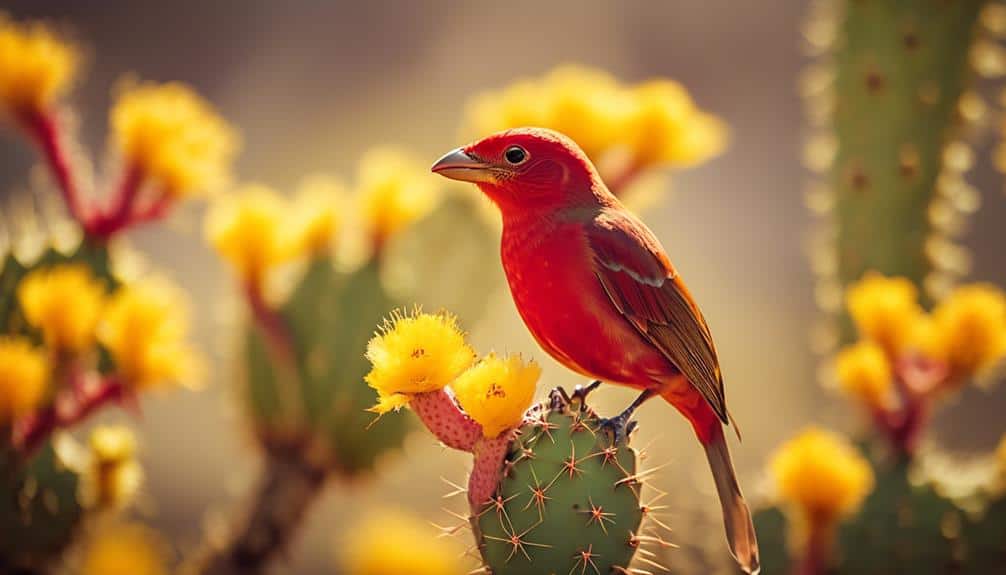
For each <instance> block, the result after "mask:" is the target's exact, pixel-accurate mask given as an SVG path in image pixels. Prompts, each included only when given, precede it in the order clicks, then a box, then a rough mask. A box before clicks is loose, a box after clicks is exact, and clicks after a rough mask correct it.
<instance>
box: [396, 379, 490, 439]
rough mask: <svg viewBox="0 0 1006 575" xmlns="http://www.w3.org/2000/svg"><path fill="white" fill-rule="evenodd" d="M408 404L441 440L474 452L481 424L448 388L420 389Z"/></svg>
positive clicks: (480, 436)
mask: <svg viewBox="0 0 1006 575" xmlns="http://www.w3.org/2000/svg"><path fill="white" fill-rule="evenodd" d="M409 407H411V408H412V411H414V412H415V413H416V415H418V416H419V419H420V420H422V422H423V424H424V425H426V428H427V429H429V430H430V432H431V433H432V434H433V435H435V436H436V438H437V439H438V440H440V442H441V443H443V444H444V445H446V446H447V447H450V448H451V449H457V450H459V451H467V452H468V453H475V448H476V445H477V444H478V443H479V441H480V440H481V439H482V426H481V425H479V424H478V422H476V421H475V420H474V419H472V418H471V417H468V415H467V414H466V413H465V412H463V411H461V408H460V407H458V404H457V403H456V402H455V401H454V398H453V397H451V396H450V394H449V393H447V391H445V390H443V389H438V390H437V391H430V392H427V393H418V394H416V395H414V396H412V399H411V400H410V401H409Z"/></svg>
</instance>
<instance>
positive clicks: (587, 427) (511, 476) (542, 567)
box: [471, 390, 646, 575]
mask: <svg viewBox="0 0 1006 575" xmlns="http://www.w3.org/2000/svg"><path fill="white" fill-rule="evenodd" d="M618 435H619V437H618V438H617V439H615V438H614V436H613V435H612V434H611V433H609V432H607V430H605V429H602V422H601V420H600V418H598V416H597V414H596V413H594V411H593V410H592V409H590V408H589V407H587V406H586V405H585V404H584V403H583V402H582V401H580V400H579V398H574V400H573V401H567V400H566V399H565V398H564V394H563V393H562V392H561V390H556V391H553V392H552V396H551V400H550V404H549V405H548V406H540V407H539V408H538V409H537V413H536V414H535V415H534V416H533V417H532V418H531V419H530V420H529V421H527V422H526V423H525V424H524V425H523V426H521V428H520V430H519V433H518V436H517V438H516V439H515V440H514V441H513V443H512V444H511V445H510V448H509V450H508V452H507V456H506V463H505V464H504V469H505V473H504V476H503V478H502V479H501V480H500V484H499V488H498V491H497V493H496V495H495V497H494V499H493V500H492V501H490V502H489V503H488V504H486V505H485V506H484V507H482V508H481V509H480V510H479V511H478V513H477V514H476V515H475V516H473V517H472V520H471V523H472V528H473V531H474V533H475V538H476V540H477V541H478V548H479V552H480V554H481V556H482V559H483V561H484V563H485V565H486V566H487V567H488V569H489V572H491V573H493V574H494V575H506V574H508V573H513V574H516V573H528V572H529V571H528V570H529V569H531V568H532V566H533V569H534V571H535V572H536V573H580V572H585V573H627V572H628V568H629V564H630V563H631V562H632V559H633V556H634V555H635V553H636V550H637V548H638V547H639V545H640V543H641V541H642V539H643V538H641V536H640V535H639V533H640V530H639V528H640V524H641V523H642V521H643V517H644V515H645V513H646V509H645V507H643V506H642V505H641V504H640V500H639V495H640V489H641V487H642V485H641V482H640V481H639V479H638V476H637V472H636V466H637V456H636V452H635V451H634V450H633V449H632V448H631V447H629V445H628V438H627V436H625V435H622V434H618Z"/></svg>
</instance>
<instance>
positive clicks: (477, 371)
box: [451, 353, 541, 438]
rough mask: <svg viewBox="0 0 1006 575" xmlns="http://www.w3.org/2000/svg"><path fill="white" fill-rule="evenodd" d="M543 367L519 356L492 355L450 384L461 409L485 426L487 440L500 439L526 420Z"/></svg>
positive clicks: (483, 427) (484, 433)
mask: <svg viewBox="0 0 1006 575" xmlns="http://www.w3.org/2000/svg"><path fill="white" fill-rule="evenodd" d="M540 376H541V368H540V367H538V364H536V363H535V362H533V361H532V362H529V363H526V364H525V363H524V362H523V361H522V360H521V358H520V357H519V356H510V357H499V356H497V355H495V354H492V353H490V354H489V355H487V356H486V357H484V358H483V359H482V360H481V361H479V362H478V363H477V364H476V365H474V366H473V367H471V368H470V369H468V370H467V371H465V372H464V373H462V374H461V375H460V376H459V377H458V378H457V380H455V382H454V383H453V384H452V385H451V388H452V389H453V390H454V395H455V397H457V400H458V403H459V404H460V405H461V408H462V409H464V410H465V413H467V414H468V415H469V416H470V417H471V418H472V419H474V420H475V421H477V422H479V424H481V425H482V433H483V435H485V436H486V437H488V438H493V437H498V436H499V435H500V434H501V433H503V432H504V431H506V430H507V429H512V428H514V427H517V426H518V425H520V424H521V422H522V421H523V420H524V412H525V411H527V408H528V407H529V406H530V405H531V402H532V401H533V400H534V391H535V387H536V386H537V384H538V378H539V377H540Z"/></svg>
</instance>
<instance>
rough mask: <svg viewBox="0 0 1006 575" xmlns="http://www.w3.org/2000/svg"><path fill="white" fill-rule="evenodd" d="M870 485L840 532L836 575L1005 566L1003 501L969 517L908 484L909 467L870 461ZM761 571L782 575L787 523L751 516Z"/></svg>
mask: <svg viewBox="0 0 1006 575" xmlns="http://www.w3.org/2000/svg"><path fill="white" fill-rule="evenodd" d="M873 468H874V473H875V475H876V487H875V488H874V490H873V492H872V493H871V494H870V495H869V496H868V497H867V499H866V501H865V502H864V504H863V508H862V509H861V510H860V512H859V513H858V514H857V515H856V516H855V517H853V518H851V519H849V520H848V521H846V522H845V523H843V524H842V526H841V527H840V528H839V532H838V540H837V547H836V557H835V558H836V562H835V565H834V569H833V571H832V572H834V573H836V574H839V575H841V574H846V573H848V574H850V575H851V574H853V573H855V574H857V575H860V574H861V575H869V574H880V573H937V572H938V573H957V574H974V575H978V574H980V573H997V572H999V571H1001V569H1002V566H1003V565H1004V561H1006V501H1004V500H1001V501H999V502H995V503H993V504H992V505H990V506H989V507H988V508H987V509H986V511H985V513H983V514H982V515H981V516H979V517H970V516H968V515H967V514H965V513H964V512H963V511H961V510H960V509H958V508H957V507H955V506H954V504H953V503H952V502H951V501H949V500H947V499H945V498H943V497H941V496H940V495H939V494H938V493H937V492H936V491H935V490H934V489H933V488H932V487H931V486H929V485H913V484H912V483H911V481H910V480H909V474H908V465H907V464H903V463H898V464H894V463H890V462H876V461H875V462H873ZM754 521H755V527H756V529H757V531H758V538H759V543H760V547H761V558H762V568H763V572H765V573H786V572H787V571H788V570H789V565H790V564H791V561H793V560H794V558H792V557H791V556H790V549H788V548H787V541H786V540H787V536H786V529H787V524H788V517H787V516H786V515H785V514H784V513H783V512H782V510H780V509H779V508H777V507H771V508H766V509H762V510H760V511H758V512H757V513H755V517H754Z"/></svg>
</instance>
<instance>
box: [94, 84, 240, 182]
mask: <svg viewBox="0 0 1006 575" xmlns="http://www.w3.org/2000/svg"><path fill="white" fill-rule="evenodd" d="M110 122H111V130H112V135H113V141H114V143H115V146H116V148H117V149H118V150H119V151H120V153H121V154H122V157H123V158H124V160H125V162H126V163H127V165H130V166H135V167H136V168H137V169H139V170H140V171H141V172H142V174H143V176H144V177H145V178H149V179H150V180H153V181H155V182H156V183H157V184H158V185H160V186H162V190H163V192H164V193H166V194H168V195H170V196H176V197H177V196H181V195H184V194H188V193H192V192H197V191H206V190H208V189H211V188H214V187H217V186H219V185H221V184H222V183H224V182H225V181H226V180H227V178H228V174H229V171H230V165H231V162H232V160H233V158H234V154H235V152H236V151H237V147H238V138H237V135H236V133H235V132H234V130H233V129H232V128H231V127H230V126H229V125H228V124H227V122H226V121H225V120H224V119H223V118H221V117H220V116H219V115H218V114H217V112H216V111H215V110H214V109H213V107H212V106H211V105H210V104H209V103H208V102H206V101H205V100H203V99H202V98H201V97H200V96H199V95H198V94H196V93H195V92H194V91H193V90H192V89H191V88H189V87H188V86H185V85H183V84H178V83H169V84H139V85H133V86H129V87H126V88H124V89H123V90H122V91H121V92H120V93H119V94H118V98H117V100H116V102H115V105H114V107H113V108H112V111H111V115H110Z"/></svg>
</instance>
